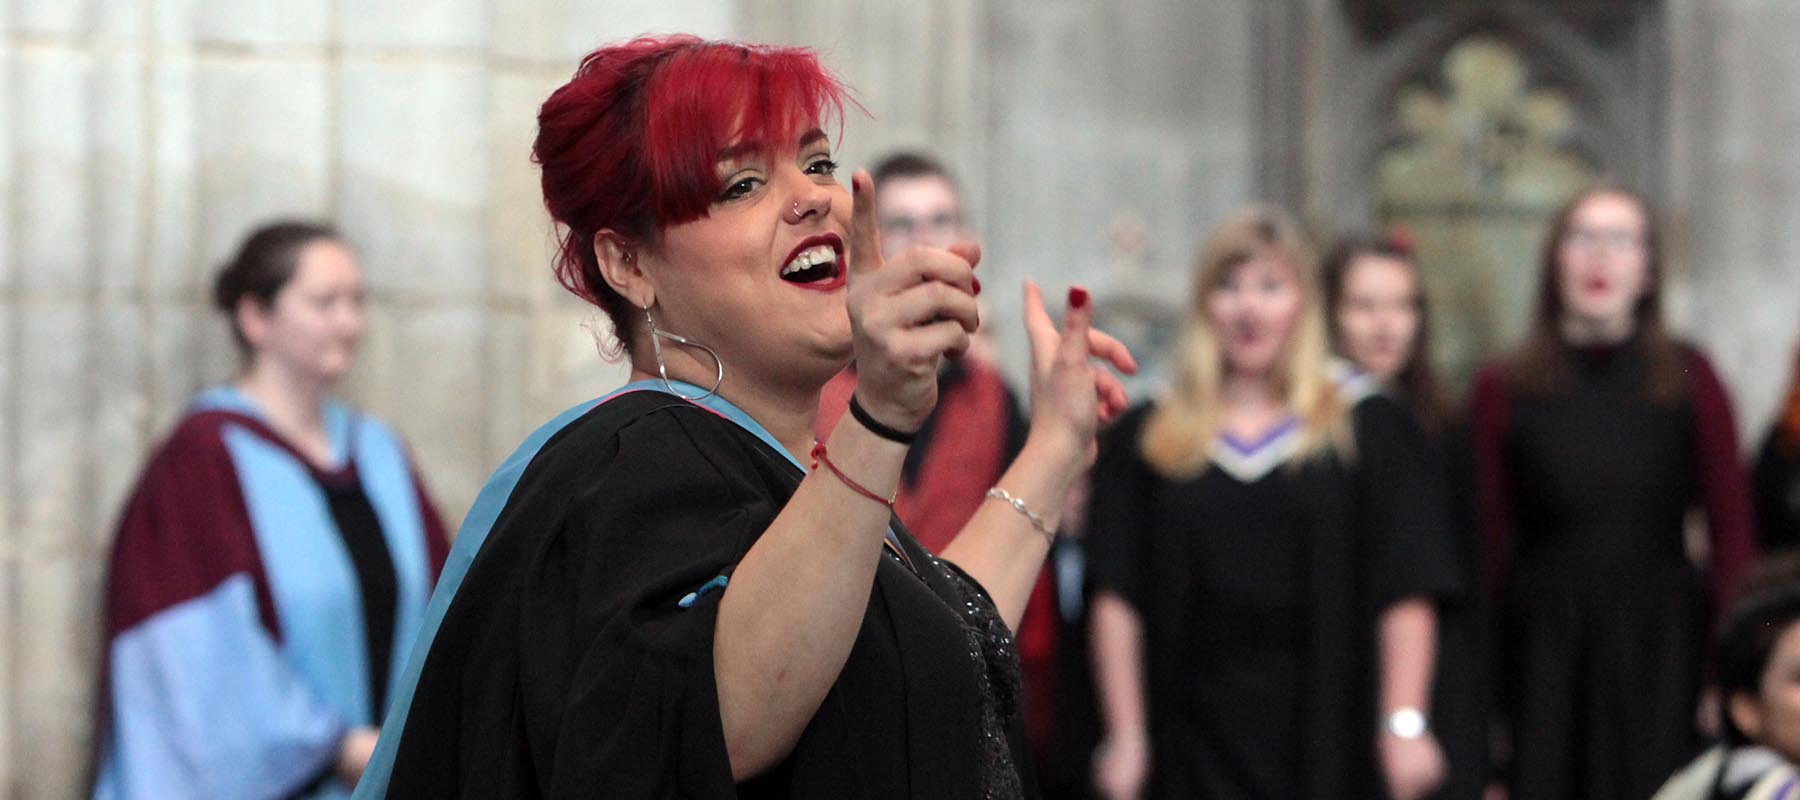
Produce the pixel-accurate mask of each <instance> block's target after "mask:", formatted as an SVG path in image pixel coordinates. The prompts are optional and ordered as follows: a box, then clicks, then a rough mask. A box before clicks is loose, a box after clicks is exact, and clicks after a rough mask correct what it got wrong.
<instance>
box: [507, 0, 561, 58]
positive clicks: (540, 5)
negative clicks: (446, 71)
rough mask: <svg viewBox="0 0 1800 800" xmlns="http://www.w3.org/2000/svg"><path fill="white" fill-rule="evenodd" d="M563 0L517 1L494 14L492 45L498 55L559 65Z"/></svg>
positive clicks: (514, 0)
mask: <svg viewBox="0 0 1800 800" xmlns="http://www.w3.org/2000/svg"><path fill="white" fill-rule="evenodd" d="M562 6H563V0H513V1H512V2H509V3H507V4H506V7H505V9H504V10H501V11H498V12H496V13H495V14H494V15H493V33H492V34H491V36H492V37H493V38H492V39H491V40H490V42H489V46H490V47H491V49H492V50H493V52H494V53H495V54H496V55H499V56H501V57H503V58H506V59H509V60H516V61H536V62H544V63H549V64H555V63H557V62H558V61H559V60H560V57H561V56H562V52H561V49H560V46H559V45H560V44H561V43H562V31H561V26H560V22H561V12H562ZM572 67H573V65H571V68H572Z"/></svg>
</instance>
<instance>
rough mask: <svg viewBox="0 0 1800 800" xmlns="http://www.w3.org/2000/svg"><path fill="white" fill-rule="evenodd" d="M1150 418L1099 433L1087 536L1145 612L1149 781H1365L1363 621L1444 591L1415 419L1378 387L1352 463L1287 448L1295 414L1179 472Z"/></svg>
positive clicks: (1343, 788)
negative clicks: (1151, 459)
mask: <svg viewBox="0 0 1800 800" xmlns="http://www.w3.org/2000/svg"><path fill="white" fill-rule="evenodd" d="M1148 414H1149V409H1148V408H1140V409H1137V410H1135V411H1133V412H1132V413H1131V414H1129V415H1127V416H1126V417H1125V418H1124V419H1122V420H1121V421H1120V422H1119V424H1118V425H1116V426H1115V427H1114V428H1113V429H1111V430H1110V431H1109V432H1108V433H1107V435H1106V437H1105V440H1104V441H1103V443H1102V447H1101V456H1100V459H1099V461H1098V462H1097V463H1096V465H1095V469H1094V499H1093V510H1092V514H1091V518H1090V533H1089V549H1090V552H1091V557H1092V577H1093V580H1094V583H1095V586H1096V588H1097V589H1098V590H1101V591H1110V592H1113V593H1116V594H1117V595H1119V596H1120V597H1121V598H1123V599H1124V600H1125V601H1126V602H1127V603H1128V604H1130V605H1131V607H1132V608H1133V609H1134V610H1135V611H1136V612H1137V615H1138V616H1139V618H1140V619H1141V620H1142V622H1143V630H1144V650H1143V654H1144V660H1145V668H1146V679H1147V681H1146V685H1145V693H1146V698H1145V699H1146V708H1147V712H1148V715H1149V720H1148V723H1149V726H1150V737H1151V749H1152V756H1151V758H1152V765H1151V772H1152V774H1151V778H1150V786H1149V792H1148V795H1149V796H1150V797H1153V798H1234V799H1235V798H1301V797H1305V798H1362V797H1370V796H1375V795H1376V794H1377V793H1378V792H1379V791H1380V790H1379V786H1380V784H1379V777H1378V774H1379V773H1378V771H1377V770H1376V769H1375V764H1374V752H1373V749H1372V746H1373V743H1374V741H1375V734H1376V731H1377V726H1376V720H1375V713H1374V705H1375V704H1374V690H1375V685H1376V683H1375V681H1376V676H1375V674H1374V671H1375V659H1374V654H1373V648H1374V616H1375V614H1376V613H1378V612H1379V610H1380V609H1383V608H1386V607H1387V606H1388V605H1389V604H1391V603H1392V602H1394V601H1397V600H1400V599H1404V598H1408V597H1415V596H1428V597H1435V596H1437V595H1439V594H1442V593H1445V592H1448V591H1451V590H1453V589H1454V588H1455V575H1454V570H1453V567H1452V565H1451V564H1450V560H1449V556H1448V554H1447V553H1446V552H1445V547H1444V543H1445V542H1446V541H1447V537H1446V526H1447V522H1446V513H1447V512H1446V510H1445V507H1444V497H1443V491H1442V487H1441V485H1440V484H1438V483H1437V482H1436V479H1435V476H1433V475H1432V474H1431V470H1430V469H1429V468H1428V465H1427V458H1426V457H1425V452H1426V451H1425V448H1426V443H1425V440H1424V437H1423V434H1422V433H1421V432H1420V431H1419V429H1418V426H1417V424H1416V422H1415V421H1414V420H1413V419H1412V417H1411V416H1410V415H1409V414H1408V413H1407V412H1406V411H1405V410H1404V409H1402V408H1401V407H1400V406H1399V405H1398V404H1396V403H1395V402H1394V401H1392V400H1391V399H1388V398H1386V397H1383V396H1372V397H1369V398H1368V399H1365V400H1363V401H1362V402H1360V403H1358V404H1357V405H1356V407H1355V409H1354V412H1353V415H1352V423H1353V426H1354V430H1355V455H1354V456H1353V457H1351V458H1344V457H1340V456H1338V455H1335V454H1325V455H1319V456H1316V457H1307V458H1306V460H1304V461H1298V460H1297V459H1299V458H1300V456H1298V455H1297V452H1298V436H1299V431H1298V429H1297V427H1296V428H1292V429H1289V430H1287V431H1286V432H1278V433H1277V434H1276V435H1274V436H1273V437H1271V438H1270V439H1269V440H1268V441H1265V442H1261V443H1257V444H1256V445H1253V446H1248V447H1243V446H1234V445H1232V444H1229V443H1224V442H1222V443H1221V444H1219V445H1218V446H1215V447H1214V448H1213V458H1212V462H1211V463H1210V464H1209V466H1208V468H1207V469H1206V471H1205V472H1202V473H1201V474H1200V475H1199V476H1198V477H1195V478H1192V479H1188V480H1180V481H1172V480H1168V479H1165V478H1163V477H1161V476H1160V475H1158V474H1157V473H1156V472H1154V471H1153V470H1152V468H1151V467H1150V466H1149V465H1148V464H1146V463H1145V462H1144V460H1143V458H1142V456H1141V455H1140V449H1139V444H1138V443H1139V438H1140V436H1141V433H1142V429H1143V424H1144V421H1145V419H1146V418H1147V416H1148Z"/></svg>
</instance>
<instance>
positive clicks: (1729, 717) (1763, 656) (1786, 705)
mask: <svg viewBox="0 0 1800 800" xmlns="http://www.w3.org/2000/svg"><path fill="white" fill-rule="evenodd" d="M1745 583H1746V586H1745V587H1744V590H1743V591H1742V592H1741V593H1740V595H1739V598H1738V600H1737V602H1736V603H1734V604H1733V607H1732V609H1731V612H1730V613H1729V614H1727V615H1725V617H1724V622H1723V623H1722V624H1721V625H1720V632H1719V640H1718V643H1717V647H1716V649H1715V650H1714V656H1713V663H1714V672H1715V674H1716V682H1717V685H1718V691H1719V696H1720V698H1721V700H1722V701H1723V705H1722V706H1721V708H1720V712H1721V713H1720V720H1719V728H1720V730H1721V731H1722V733H1723V737H1722V738H1723V741H1721V742H1720V743H1719V745H1718V746H1716V747H1713V748H1711V749H1709V750H1707V751H1706V752H1705V753H1704V754H1702V755H1701V756H1700V757H1699V758H1697V759H1695V760H1694V762H1693V763H1692V764H1690V765H1688V767H1687V768H1685V769H1683V770H1682V771H1681V772H1679V773H1677V774H1676V775H1675V777H1673V778H1670V779H1669V782H1668V783H1666V784H1664V785H1663V788H1662V789H1661V791H1658V792H1657V794H1656V797H1655V799H1654V800H1777V799H1778V798H1787V797H1793V796H1794V792H1795V791H1796V789H1800V778H1797V776H1796V772H1795V765H1796V764H1800V560H1797V559H1796V557H1795V556H1794V554H1792V553H1789V554H1784V555H1782V556H1778V557H1773V558H1769V559H1767V560H1766V561H1764V562H1763V563H1761V564H1759V565H1758V568H1757V569H1756V570H1755V574H1754V575H1753V576H1752V577H1751V578H1750V579H1749V580H1747V581H1746V582H1745Z"/></svg>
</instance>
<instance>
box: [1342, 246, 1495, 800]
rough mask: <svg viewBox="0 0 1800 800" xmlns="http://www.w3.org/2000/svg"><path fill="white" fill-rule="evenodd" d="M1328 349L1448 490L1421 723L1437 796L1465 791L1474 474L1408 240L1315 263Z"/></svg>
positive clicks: (1474, 681) (1480, 666) (1474, 740)
mask: <svg viewBox="0 0 1800 800" xmlns="http://www.w3.org/2000/svg"><path fill="white" fill-rule="evenodd" d="M1320 280H1321V281H1322V282H1323V285H1324V301H1325V307H1326V308H1327V309H1328V310H1329V316H1330V331H1331V344H1332V350H1333V351H1334V352H1335V353H1336V354H1337V355H1338V356H1339V357H1341V358H1344V359H1347V360H1348V361H1349V363H1350V366H1351V368H1352V369H1354V370H1356V371H1358V372H1360V373H1362V374H1363V375H1366V376H1368V377H1369V378H1372V379H1374V380H1375V381H1376V382H1377V384H1378V385H1379V386H1380V387H1381V388H1380V390H1381V391H1383V392H1386V393H1387V394H1388V395H1389V396H1391V397H1393V398H1394V399H1396V400H1398V401H1400V403H1401V405H1403V406H1404V407H1405V408H1406V409H1407V411H1409V412H1411V413H1412V415H1413V416H1414V417H1415V418H1417V420H1418V423H1419V426H1420V429H1421V430H1423V431H1424V432H1425V436H1426V439H1427V441H1428V442H1429V444H1430V448H1429V449H1430V456H1431V463H1432V468H1431V470H1430V472H1431V474H1433V475H1439V476H1442V478H1443V480H1444V487H1443V490H1444V491H1447V492H1448V495H1447V497H1448V500H1449V509H1450V523H1451V524H1450V525H1449V526H1448V527H1446V528H1445V529H1444V532H1445V533H1446V534H1447V535H1448V536H1449V538H1448V540H1447V541H1446V542H1445V543H1444V544H1443V547H1444V548H1445V549H1446V550H1447V551H1448V552H1449V553H1450V554H1451V556H1452V558H1453V560H1454V563H1455V567H1456V575H1457V579H1458V583H1459V586H1460V587H1461V590H1460V591H1458V592H1455V593H1453V594H1446V595H1445V596H1444V597H1442V598H1441V600H1442V602H1440V604H1439V606H1438V639H1437V669H1436V671H1435V680H1434V686H1433V689H1432V694H1431V712H1432V714H1431V727H1432V731H1433V734H1434V735H1435V736H1436V737H1437V740H1438V743H1439V744H1440V745H1441V746H1442V747H1443V749H1444V755H1445V759H1446V761H1447V762H1448V764H1447V766H1448V773H1447V776H1446V778H1445V780H1444V785H1443V787H1442V789H1441V790H1440V791H1439V792H1438V793H1437V796H1439V797H1444V798H1474V797H1478V796H1480V794H1481V792H1482V790H1483V789H1484V788H1485V786H1486V784H1487V781H1488V773H1489V765H1488V672H1489V667H1488V660H1487V659H1488V650H1487V636H1486V630H1485V628H1486V626H1485V625H1484V621H1485V620H1486V608H1487V606H1486V604H1485V603H1484V602H1483V599H1484V596H1483V593H1482V592H1481V590H1480V587H1481V570H1480V564H1479V547H1478V546H1477V541H1478V537H1477V532H1476V525H1475V509H1474V492H1475V474H1474V461H1473V454H1472V452H1471V450H1470V447H1469V441H1468V433H1467V428H1466V427H1465V426H1463V425H1461V424H1460V422H1459V421H1458V420H1456V419H1455V418H1454V414H1453V413H1452V411H1451V406H1450V401H1449V399H1448V397H1447V396H1446V394H1445V391H1444V389H1443V386H1442V385H1441V383H1440V381H1439V380H1438V376H1437V370H1436V368H1435V367H1434V366H1433V365H1432V363H1431V355H1430V354H1431V342H1432V336H1431V332H1432V318H1431V312H1430V308H1429V305H1428V304H1427V302H1426V298H1425V293H1424V292H1425V289H1424V285H1423V283H1422V282H1421V281H1420V276H1419V265H1418V262H1417V261H1415V260H1414V258H1413V255H1412V251H1411V248H1410V246H1409V245H1408V244H1407V243H1406V242H1404V241H1401V240H1399V239H1397V238H1380V237H1375V236H1368V235H1364V236H1352V237H1347V238H1344V239H1341V240H1339V241H1338V243H1337V244H1336V245H1335V246H1333V247H1332V249H1331V251H1330V252H1329V253H1327V254H1326V256H1325V261H1324V263H1323V265H1322V267H1321V269H1320Z"/></svg>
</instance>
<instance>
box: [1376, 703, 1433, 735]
mask: <svg viewBox="0 0 1800 800" xmlns="http://www.w3.org/2000/svg"><path fill="white" fill-rule="evenodd" d="M1428 727H1429V726H1428V725H1426V723H1425V712H1423V711H1420V710H1418V709H1416V708H1411V707H1403V708H1396V709H1394V710H1393V711H1390V712H1388V715H1387V721H1386V722H1384V723H1383V724H1382V730H1385V731H1387V732H1388V733H1389V734H1390V735H1393V736H1395V737H1397V738H1401V739H1418V738H1420V737H1423V736H1424V735H1425V731H1426V730H1427V729H1428Z"/></svg>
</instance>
